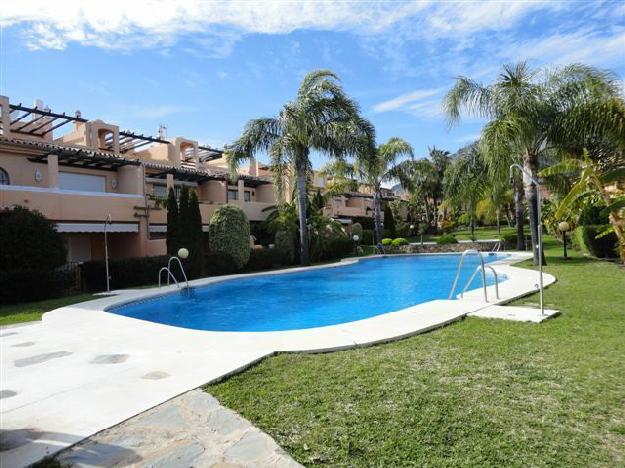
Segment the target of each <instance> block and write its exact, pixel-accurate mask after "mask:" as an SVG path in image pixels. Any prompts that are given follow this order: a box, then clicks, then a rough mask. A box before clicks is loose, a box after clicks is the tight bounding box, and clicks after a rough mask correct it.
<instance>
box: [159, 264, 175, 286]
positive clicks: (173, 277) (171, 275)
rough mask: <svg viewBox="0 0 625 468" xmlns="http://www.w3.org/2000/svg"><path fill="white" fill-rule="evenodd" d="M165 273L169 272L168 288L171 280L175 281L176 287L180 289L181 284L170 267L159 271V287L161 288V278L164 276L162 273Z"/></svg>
mask: <svg viewBox="0 0 625 468" xmlns="http://www.w3.org/2000/svg"><path fill="white" fill-rule="evenodd" d="M163 271H166V272H167V286H169V278H171V279H173V280H174V283H176V286H178V288H180V284H178V280H177V279H176V277H175V276H174V275H173V274H172V272H171V270H170V269H169V268H168V267H163V268H161V269H160V270H158V287H159V288H160V287H161V277H162V276H163V275H162V273H163Z"/></svg>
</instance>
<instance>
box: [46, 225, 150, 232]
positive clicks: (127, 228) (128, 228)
mask: <svg viewBox="0 0 625 468" xmlns="http://www.w3.org/2000/svg"><path fill="white" fill-rule="evenodd" d="M56 230H57V231H58V232H99V233H104V223H57V224H56ZM106 231H107V232H139V223H111V224H109V225H108V226H107V228H106Z"/></svg>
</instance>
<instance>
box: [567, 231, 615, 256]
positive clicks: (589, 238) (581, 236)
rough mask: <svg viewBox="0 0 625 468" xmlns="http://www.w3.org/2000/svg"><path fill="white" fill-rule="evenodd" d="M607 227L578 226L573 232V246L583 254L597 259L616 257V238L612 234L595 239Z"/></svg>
mask: <svg viewBox="0 0 625 468" xmlns="http://www.w3.org/2000/svg"><path fill="white" fill-rule="evenodd" d="M608 227H609V225H589V226H578V227H577V228H576V229H575V231H574V232H573V244H574V245H575V246H576V247H577V248H578V249H580V250H581V251H582V252H584V253H588V254H590V255H592V256H593V257H597V258H616V257H618V250H617V237H616V234H614V233H613V232H612V233H610V234H608V235H605V236H602V237H599V238H597V235H599V234H600V233H602V232H603V231H605V229H606V228H608Z"/></svg>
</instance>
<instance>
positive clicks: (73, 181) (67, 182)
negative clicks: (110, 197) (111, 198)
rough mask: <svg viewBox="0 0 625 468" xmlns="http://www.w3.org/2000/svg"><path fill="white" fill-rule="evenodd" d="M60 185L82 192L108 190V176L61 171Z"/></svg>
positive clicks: (63, 187)
mask: <svg viewBox="0 0 625 468" xmlns="http://www.w3.org/2000/svg"><path fill="white" fill-rule="evenodd" d="M59 187H60V188H61V189H64V190H78V191H81V192H106V177H104V176H94V175H87V174H75V173H73V172H60V173H59Z"/></svg>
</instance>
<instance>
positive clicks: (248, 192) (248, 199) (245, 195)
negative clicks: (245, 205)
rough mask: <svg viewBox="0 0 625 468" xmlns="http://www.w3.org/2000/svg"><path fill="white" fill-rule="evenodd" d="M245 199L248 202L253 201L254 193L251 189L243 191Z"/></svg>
mask: <svg viewBox="0 0 625 468" xmlns="http://www.w3.org/2000/svg"><path fill="white" fill-rule="evenodd" d="M243 200H244V201H246V202H249V201H252V193H251V192H250V191H249V190H246V191H245V192H243Z"/></svg>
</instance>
